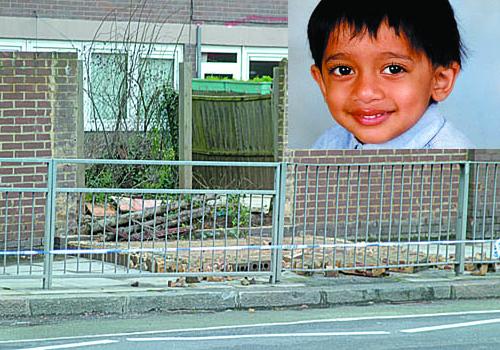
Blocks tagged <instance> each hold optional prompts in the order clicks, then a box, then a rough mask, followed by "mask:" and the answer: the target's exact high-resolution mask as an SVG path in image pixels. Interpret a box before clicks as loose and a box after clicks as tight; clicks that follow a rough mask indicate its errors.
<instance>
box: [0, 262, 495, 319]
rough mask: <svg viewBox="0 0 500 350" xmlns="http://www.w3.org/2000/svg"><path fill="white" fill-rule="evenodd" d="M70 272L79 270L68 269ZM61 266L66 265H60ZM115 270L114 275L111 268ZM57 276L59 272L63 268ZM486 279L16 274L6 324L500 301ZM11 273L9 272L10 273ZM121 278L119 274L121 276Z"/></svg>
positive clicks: (5, 283)
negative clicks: (48, 283) (251, 280)
mask: <svg viewBox="0 0 500 350" xmlns="http://www.w3.org/2000/svg"><path fill="white" fill-rule="evenodd" d="M71 263H73V262H67V266H66V268H67V271H71V270H72V269H71V268H68V266H69V264H71ZM58 264H61V262H59V263H58ZM109 268H110V269H111V268H113V267H112V266H111V265H110V266H109ZM55 270H56V271H57V268H56V269H55ZM496 271H497V272H489V273H487V274H486V275H485V276H474V275H472V274H468V273H466V274H464V275H461V276H456V275H455V273H454V272H453V271H448V270H439V269H427V270H423V271H420V272H417V273H412V274H403V273H394V272H391V273H390V274H389V275H388V276H385V277H377V278H374V277H372V278H370V277H361V276H352V275H343V274H339V275H338V276H337V277H324V276H323V275H313V276H302V275H297V274H294V273H291V272H283V274H282V278H281V281H280V282H279V283H276V284H270V283H269V282H268V280H267V278H263V277H261V278H255V284H250V285H243V284H242V283H241V279H236V278H235V279H232V280H226V281H223V282H206V281H202V282H200V283H187V284H186V285H185V286H183V287H168V281H172V280H174V281H175V278H166V277H154V276H153V275H152V274H150V275H145V277H141V278H135V277H134V278H132V277H131V276H125V275H123V274H121V275H120V273H116V276H112V277H91V278H84V277H80V276H78V273H73V274H71V273H68V272H67V273H66V275H65V276H64V277H62V276H58V275H57V273H56V274H55V277H54V280H53V285H52V288H51V289H49V290H46V289H42V288H41V286H42V282H41V280H40V279H12V278H4V277H5V276H7V277H12V275H15V273H14V272H15V271H12V273H11V274H10V275H9V274H8V273H5V274H4V277H2V278H1V279H0V317H1V318H16V319H17V318H26V317H48V316H77V315H91V314H111V315H133V314H143V313H148V312H212V311H224V310H248V309H266V310H269V309H283V308H328V307H335V306H339V305H366V304H374V303H410V302H421V301H438V300H460V299H486V298H500V272H499V269H497V270H496ZM7 272H8V271H7ZM115 272H116V271H115Z"/></svg>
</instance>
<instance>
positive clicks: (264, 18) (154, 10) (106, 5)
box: [0, 0, 288, 25]
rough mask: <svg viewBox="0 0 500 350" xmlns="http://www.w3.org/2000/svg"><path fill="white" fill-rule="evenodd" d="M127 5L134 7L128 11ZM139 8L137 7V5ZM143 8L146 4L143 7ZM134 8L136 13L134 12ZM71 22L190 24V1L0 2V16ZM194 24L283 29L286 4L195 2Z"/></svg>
mask: <svg viewBox="0 0 500 350" xmlns="http://www.w3.org/2000/svg"><path fill="white" fill-rule="evenodd" d="M130 3H133V4H134V6H133V7H132V8H131V6H130ZM136 4H139V5H136ZM142 4H145V5H144V6H143V5H142ZM136 7H137V10H135V11H134V9H135V8H136ZM34 11H36V13H37V15H38V17H45V18H64V19H67V18H70V19H88V20H102V19H103V18H104V17H106V16H107V18H108V19H109V20H117V21H126V20H128V19H129V18H130V17H131V13H133V16H132V18H133V19H134V20H149V21H158V22H160V23H163V22H167V23H189V21H190V18H191V1H190V0H154V1H151V0H149V1H144V0H142V1H132V2H131V1H130V0H113V1H105V0H97V1H74V0H45V1H35V0H23V1H21V0H13V1H7V2H6V1H1V2H0V16H18V17H34ZM192 15H193V20H194V21H196V22H234V23H235V24H236V23H241V24H252V23H259V24H278V25H286V23H287V19H286V18H287V16H288V1H286V0H272V1H269V0H194V1H193V13H192Z"/></svg>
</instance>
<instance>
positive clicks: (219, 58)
mask: <svg viewBox="0 0 500 350" xmlns="http://www.w3.org/2000/svg"><path fill="white" fill-rule="evenodd" d="M237 59H238V55H237V54H236V53H230V52H205V53H203V61H204V62H222V63H236V62H237Z"/></svg>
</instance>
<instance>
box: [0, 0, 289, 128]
mask: <svg viewBox="0 0 500 350" xmlns="http://www.w3.org/2000/svg"><path fill="white" fill-rule="evenodd" d="M287 21H288V19H287V1H286V0H274V1H266V0H249V1H248V0H231V1H229V0H155V1H150V0H140V1H133V2H131V1H129V0H114V1H104V0H97V1H92V2H89V1H84V2H75V1H70V0H49V1H43V2H40V1H16V0H11V1H2V2H0V51H25V52H73V53H76V54H77V57H78V59H79V60H81V61H82V62H83V68H82V69H83V72H84V76H83V79H84V82H83V88H84V89H88V90H92V89H94V90H95V92H96V93H102V92H106V91H109V90H110V89H114V88H115V87H114V86H113V84H114V83H116V81H117V80H119V79H120V78H122V77H120V76H119V74H117V76H116V77H115V79H109V78H107V77H108V76H109V75H106V78H103V77H102V76H100V75H99V73H96V72H98V71H101V72H102V71H103V68H102V67H103V66H105V67H108V69H110V70H113V69H114V68H116V66H117V65H121V64H125V65H127V66H128V69H127V72H128V74H130V77H131V78H130V79H131V80H132V79H133V77H134V76H136V74H137V69H138V68H137V67H138V66H139V65H140V64H139V63H138V62H139V61H140V60H149V61H150V65H151V66H152V67H154V70H155V72H156V73H157V74H155V75H154V77H151V78H149V81H145V82H144V85H145V86H146V88H148V86H153V85H155V84H158V82H159V81H161V80H164V79H171V81H172V83H173V84H174V85H175V86H177V84H178V63H179V62H191V63H192V65H193V72H195V74H194V75H195V76H198V77H207V76H218V77H230V78H235V79H242V80H247V79H251V78H253V77H256V76H263V75H272V71H273V67H275V66H277V65H278V63H279V61H281V59H283V58H285V57H287V45H288V38H287ZM137 43H141V45H142V46H139V49H136V46H134V49H132V50H135V51H137V50H140V51H143V52H141V53H140V54H139V55H138V56H137V57H132V55H131V53H130V52H131V51H132V50H131V49H130V48H131V47H132V45H136V44H137ZM158 77H159V78H160V79H158ZM113 80H115V82H114V81H113ZM97 83H99V84H97ZM130 84H132V82H130ZM97 85H98V86H97ZM88 104H89V102H88V101H84V105H85V106H86V107H85V117H86V118H85V129H86V130H91V129H93V125H92V123H90V122H89V120H88V119H89V117H88V115H89V114H90V113H89V111H88V107H87V106H88Z"/></svg>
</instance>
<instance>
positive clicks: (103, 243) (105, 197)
mask: <svg viewBox="0 0 500 350" xmlns="http://www.w3.org/2000/svg"><path fill="white" fill-rule="evenodd" d="M107 205H108V194H107V193H105V194H104V219H103V230H102V249H106V226H107V223H106V221H107V215H106V207H107ZM78 226H80V225H78ZM105 255H106V254H105V253H104V251H103V252H102V253H101V273H102V274H104V268H105V260H106V256H105Z"/></svg>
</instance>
